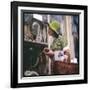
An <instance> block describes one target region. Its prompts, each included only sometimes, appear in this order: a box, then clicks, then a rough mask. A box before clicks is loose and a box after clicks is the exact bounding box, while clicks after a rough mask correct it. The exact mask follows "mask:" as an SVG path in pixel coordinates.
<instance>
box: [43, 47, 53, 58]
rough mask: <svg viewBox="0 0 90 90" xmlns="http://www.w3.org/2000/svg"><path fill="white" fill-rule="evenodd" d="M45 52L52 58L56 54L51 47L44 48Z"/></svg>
mask: <svg viewBox="0 0 90 90" xmlns="http://www.w3.org/2000/svg"><path fill="white" fill-rule="evenodd" d="M43 52H44V54H46V55H47V56H49V57H50V58H51V57H53V56H54V52H53V51H52V50H51V49H49V48H44V50H43Z"/></svg>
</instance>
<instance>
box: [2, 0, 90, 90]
mask: <svg viewBox="0 0 90 90" xmlns="http://www.w3.org/2000/svg"><path fill="white" fill-rule="evenodd" d="M10 1H11V0H1V2H0V90H2V89H4V90H10V89H11V88H10V84H9V83H10ZM21 1H23V0H21ZM24 1H25V0H24ZM28 1H29V0H28ZM30 1H33V2H35V1H38V2H48V3H63V4H78V5H79V4H80V5H88V6H89V0H30ZM89 9H90V6H89ZM88 11H90V10H88ZM89 14H90V12H89ZM88 16H90V15H88ZM89 20H90V18H88V21H89ZM89 28H90V27H89ZM88 30H89V29H88ZM89 33H90V31H88V34H89ZM89 38H90V35H89ZM88 46H90V41H89V45H88ZM88 49H90V47H89V48H88ZM88 52H89V53H90V51H89V50H88ZM89 59H90V55H89ZM88 63H90V61H88ZM89 68H90V65H89ZM88 74H89V75H88V76H90V70H89V72H88ZM89 88H90V83H89V84H82V85H67V86H64V85H63V86H53V87H51V86H49V87H40V88H39V87H37V88H36V87H35V88H27V89H28V90H29V89H31V90H35V89H40V90H42V89H43V90H46V89H53V90H54V89H57V90H58V89H62V90H66V89H68V90H72V89H73V90H77V89H79V90H85V89H86V90H89ZM24 89H25V88H23V90H24ZM15 90H16V89H15Z"/></svg>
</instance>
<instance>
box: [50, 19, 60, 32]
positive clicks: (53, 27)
mask: <svg viewBox="0 0 90 90" xmlns="http://www.w3.org/2000/svg"><path fill="white" fill-rule="evenodd" d="M49 27H50V29H51V30H53V31H54V32H56V33H57V34H58V32H59V30H60V23H59V22H58V21H56V20H54V21H52V22H51V23H49Z"/></svg>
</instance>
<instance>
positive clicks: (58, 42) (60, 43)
mask: <svg viewBox="0 0 90 90" xmlns="http://www.w3.org/2000/svg"><path fill="white" fill-rule="evenodd" d="M66 45H67V41H66V39H65V38H64V37H63V36H59V37H58V38H55V39H54V41H53V43H52V45H51V46H50V48H51V49H52V50H53V51H55V50H63V48H64V47H65V46H66Z"/></svg>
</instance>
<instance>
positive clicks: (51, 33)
mask: <svg viewBox="0 0 90 90" xmlns="http://www.w3.org/2000/svg"><path fill="white" fill-rule="evenodd" d="M48 34H49V35H50V36H53V31H52V30H51V29H50V28H49V30H48Z"/></svg>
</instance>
